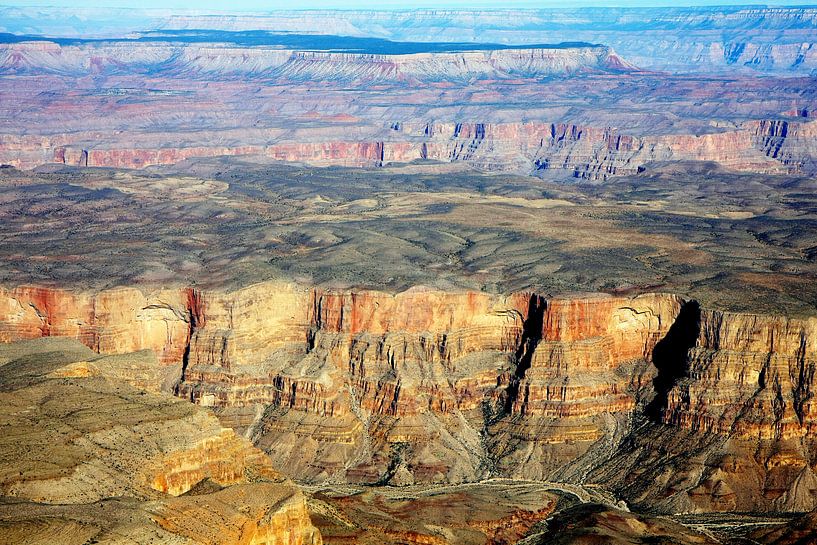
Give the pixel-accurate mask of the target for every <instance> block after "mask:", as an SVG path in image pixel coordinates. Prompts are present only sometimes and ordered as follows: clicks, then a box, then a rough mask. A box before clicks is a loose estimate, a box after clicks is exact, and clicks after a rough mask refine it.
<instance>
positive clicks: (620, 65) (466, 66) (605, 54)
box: [276, 45, 634, 82]
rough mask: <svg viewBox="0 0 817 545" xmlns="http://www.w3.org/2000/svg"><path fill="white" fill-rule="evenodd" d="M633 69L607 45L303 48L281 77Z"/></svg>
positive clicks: (501, 75) (434, 77) (442, 76)
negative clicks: (395, 51) (392, 50)
mask: <svg viewBox="0 0 817 545" xmlns="http://www.w3.org/2000/svg"><path fill="white" fill-rule="evenodd" d="M633 69H634V67H633V66H631V65H630V64H629V63H627V62H626V61H624V60H623V59H621V58H620V57H619V56H618V55H616V54H615V53H613V51H612V50H611V49H610V48H608V47H604V46H594V45H586V46H575V47H556V48H546V47H536V46H532V47H530V48H525V49H520V48H514V49H502V48H501V47H498V48H497V49H489V50H475V51H468V50H465V51H456V52H453V51H452V52H428V53H415V54H406V55H382V54H363V53H333V52H320V51H318V52H314V51H309V52H300V51H298V52H294V53H293V55H292V57H291V58H290V59H289V61H288V62H287V63H285V64H284V65H282V66H281V67H280V69H279V70H278V71H277V73H276V76H278V77H282V78H286V79H288V80H301V79H304V80H340V81H374V82H390V81H461V80H472V79H507V78H536V77H544V76H550V75H554V74H568V73H575V72H583V71H598V70H605V71H607V70H615V71H626V70H633Z"/></svg>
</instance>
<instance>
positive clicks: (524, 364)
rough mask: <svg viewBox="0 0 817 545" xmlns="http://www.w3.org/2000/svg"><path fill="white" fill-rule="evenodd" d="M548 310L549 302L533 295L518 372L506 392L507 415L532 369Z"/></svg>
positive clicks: (521, 346)
mask: <svg viewBox="0 0 817 545" xmlns="http://www.w3.org/2000/svg"><path fill="white" fill-rule="evenodd" d="M546 310H547V301H546V300H545V298H544V297H542V296H540V295H536V294H531V296H530V299H529V300H528V316H527V318H526V319H525V321H524V323H523V324H522V338H521V339H520V341H519V348H517V349H516V358H515V359H516V362H517V364H516V370H515V371H514V374H513V376H512V377H511V380H510V382H509V383H508V389H507V390H506V392H505V407H504V409H505V410H504V413H505V414H508V413H510V412H511V410H512V409H513V404H514V403H515V402H516V400H517V399H518V397H519V385H520V384H521V383H522V379H524V378H525V373H527V371H528V369H530V365H531V360H532V359H533V353H534V352H535V351H536V345H538V344H539V341H540V340H542V326H543V325H544V321H545V311H546Z"/></svg>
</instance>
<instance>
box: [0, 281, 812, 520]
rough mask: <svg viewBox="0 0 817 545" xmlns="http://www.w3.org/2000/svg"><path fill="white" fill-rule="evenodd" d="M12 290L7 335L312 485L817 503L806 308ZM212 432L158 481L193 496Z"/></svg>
mask: <svg viewBox="0 0 817 545" xmlns="http://www.w3.org/2000/svg"><path fill="white" fill-rule="evenodd" d="M4 296H5V298H4V300H3V305H4V309H5V310H4V312H5V314H4V320H3V327H2V331H3V335H4V339H5V340H15V339H21V338H35V337H42V336H57V335H59V336H68V337H73V338H75V339H77V340H79V341H80V342H82V343H84V344H85V345H86V346H88V347H89V348H90V349H92V351H93V352H94V353H99V354H107V355H106V356H105V357H104V359H102V360H100V361H98V362H97V361H95V362H91V363H88V364H87V365H77V366H76V367H75V368H73V370H72V371H71V372H72V373H74V374H75V375H77V376H79V375H89V376H90V375H94V374H95V373H96V372H97V370H98V369H100V368H102V367H103V366H104V368H105V369H106V370H107V372H109V373H112V374H114V375H115V376H116V377H117V379H118V380H120V381H122V382H126V383H129V384H132V385H135V386H138V387H141V388H145V389H149V390H154V391H160V390H164V391H168V392H174V393H175V394H176V395H178V396H179V397H182V398H184V399H187V400H189V401H192V402H194V403H196V404H200V405H204V406H207V407H211V408H213V409H214V410H215V411H216V413H217V414H218V416H219V418H220V419H221V422H222V424H223V425H227V426H229V427H231V428H233V429H235V430H236V432H238V433H239V434H246V436H247V437H250V438H251V439H252V440H253V441H254V443H255V444H256V445H257V446H258V447H260V448H261V449H262V450H264V451H266V452H267V453H269V454H270V456H271V457H272V460H273V462H274V463H275V464H276V466H278V467H279V468H281V469H282V470H284V471H285V472H286V473H287V474H288V475H292V476H295V477H297V478H299V479H302V480H305V481H313V482H320V481H326V480H331V481H340V482H353V483H379V482H388V483H392V484H411V483H437V482H463V481H470V480H475V479H479V478H483V477H487V476H492V475H501V476H509V477H514V478H526V479H531V478H532V479H543V480H544V479H565V480H573V479H580V478H581V479H587V478H590V479H591V480H594V479H598V480H599V481H600V482H602V481H604V482H607V481H608V480H609V481H610V482H612V483H613V486H615V487H616V488H617V489H618V490H619V491H620V492H621V494H622V496H624V497H626V498H628V499H630V500H632V501H634V502H649V501H657V503H656V505H657V506H659V507H660V508H662V509H666V510H693V511H694V510H699V509H700V510H734V509H761V510H774V509H781V510H807V509H811V508H813V507H814V506H815V502H817V500H816V499H815V497H817V496H815V494H814V492H813V490H817V487H815V486H812V484H811V483H813V482H817V478H815V477H814V473H813V469H812V458H813V452H814V446H813V445H812V441H811V439H810V437H811V435H813V429H814V423H813V422H812V416H811V415H812V412H813V411H812V404H813V402H812V396H811V392H812V389H813V381H814V372H813V370H814V366H815V344H814V343H815V340H814V339H815V327H817V326H815V319H814V318H811V319H794V318H791V319H788V318H783V317H775V316H761V315H750V314H739V313H729V312H723V311H717V310H711V309H700V308H699V306H698V305H697V303H695V302H694V301H691V302H690V301H684V300H683V299H681V298H679V297H677V296H674V295H669V294H644V295H638V296H632V297H622V296H610V295H573V296H570V295H567V296H560V297H555V298H546V297H543V296H541V295H538V294H536V293H517V294H511V295H496V294H488V293H481V292H443V291H439V290H434V289H429V288H421V287H418V288H413V289H411V290H408V291H405V292H400V293H396V294H395V293H387V292H380V291H373V290H340V289H326V288H310V287H305V286H301V285H297V284H293V283H282V282H267V283H260V284H254V285H251V286H248V287H246V288H241V289H238V290H235V291H218V290H198V289H178V290H164V291H157V292H148V293H143V292H141V291H139V290H136V289H115V290H110V291H101V292H96V293H90V292H89V293H74V292H69V291H59V290H44V289H39V288H17V289H13V290H7V291H5V292H4ZM134 350H141V352H137V353H136V354H137V355H134V354H133V353H132V351H134ZM224 433H226V432H224ZM230 433H232V432H230ZM219 437H221V439H218V440H215V439H213V440H211V441H210V442H206V443H205V444H203V445H202V446H200V447H196V448H194V449H192V450H191V451H190V452H184V453H178V454H175V455H174V456H171V457H169V458H168V459H167V460H165V461H164V462H162V464H164V465H162V467H163V468H164V469H162V470H161V471H159V470H157V471H158V472H157V474H156V475H158V476H156V477H155V478H151V479H149V480H150V482H152V483H153V486H154V487H155V488H156V489H158V490H164V491H168V492H171V491H172V492H179V491H184V489H185V487H189V486H192V485H193V484H195V482H197V481H199V480H201V478H202V474H201V472H200V471H199V470H188V469H181V468H186V467H187V466H188V465H189V464H188V462H187V460H189V459H194V458H197V457H198V458H207V457H208V456H210V455H211V454H212V453H217V452H220V453H232V454H229V456H227V455H226V454H222V455H220V456H222V458H223V457H224V456H227V457H230V458H236V459H238V460H240V459H241V457H240V456H238V455H236V454H234V453H233V450H232V449H233V448H234V447H233V446H231V445H232V444H233V443H232V442H231V441H233V439H230V437H228V436H222V435H219ZM213 441H215V442H213ZM208 453H211V454H208ZM666 456H672V459H671V461H669V462H668V461H667V459H666ZM222 458H216V459H215V460H213V461H212V462H207V464H205V465H206V466H207V467H209V468H210V471H211V472H213V473H214V474H215V475H221V477H219V478H221V479H224V480H228V481H229V479H231V478H233V477H234V475H233V474H232V473H231V472H232V471H234V470H235V467H234V466H229V467H225V466H224V465H223V463H222V462H220V461H219V460H221V459H222ZM175 466H178V467H179V468H180V469H178V470H176V469H174V467H175ZM623 468H626V469H623ZM238 471H241V470H240V469H239V470H238ZM588 472H589V475H590V477H587V475H588ZM231 475H232V477H231ZM656 498H660V500H657V499H656Z"/></svg>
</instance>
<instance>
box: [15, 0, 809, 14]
mask: <svg viewBox="0 0 817 545" xmlns="http://www.w3.org/2000/svg"><path fill="white" fill-rule="evenodd" d="M741 6H767V7H788V6H796V7H805V6H808V7H813V6H817V4H815V2H814V1H812V0H806V1H798V0H794V1H791V2H781V3H769V2H746V1H728V0H726V1H725V0H716V1H709V0H691V1H690V0H687V1H685V2H683V3H681V4H679V3H678V2H673V1H672V0H643V1H641V0H630V1H621V0H574V1H572V2H569V3H568V2H548V1H545V2H541V1H532V0H530V1H529V0H520V1H512V2H500V1H497V0H482V1H481V0H468V1H466V0H445V1H435V0H414V1H412V2H403V1H399V0H382V1H380V2H370V1H362V0H347V1H338V0H323V1H322V0H309V1H303V2H299V3H298V4H297V6H293V5H292V3H291V2H285V1H273V2H265V1H261V0H237V1H234V2H232V3H231V4H230V6H229V7H226V6H225V5H224V3H223V2H220V1H218V0H202V1H199V2H195V3H192V2H189V1H179V0H176V1H172V0H171V1H162V0H144V1H143V2H140V3H139V5H134V2H132V0H121V1H118V0H108V1H105V2H97V1H93V0H75V1H69V0H64V1H51V2H43V1H41V0H32V1H27V0H22V1H18V2H11V3H10V2H0V7H3V8H15V7H20V8H72V9H76V8H83V9H88V8H90V9H108V8H116V9H135V10H145V9H150V10H154V9H155V10H184V11H198V12H201V11H210V12H236V11H243V12H257V13H264V12H271V11H298V10H311V9H331V10H372V11H380V10H389V11H405V10H412V9H458V10H468V9H570V8H577V7H578V8H593V7H599V8H611V7H614V8H648V7H676V8H684V7H732V8H734V7H741Z"/></svg>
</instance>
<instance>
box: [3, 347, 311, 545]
mask: <svg viewBox="0 0 817 545" xmlns="http://www.w3.org/2000/svg"><path fill="white" fill-rule="evenodd" d="M110 363H111V357H110V356H100V355H99V354H96V353H94V352H93V351H91V350H89V349H88V348H87V347H85V346H83V345H82V344H80V343H78V342H76V341H73V340H70V339H66V338H43V339H37V340H32V341H26V342H21V343H16V344H10V345H4V346H0V378H1V379H2V384H3V387H2V391H0V398H2V403H3V406H4V407H6V410H4V411H3V414H2V415H0V428H2V429H3V439H2V440H1V441H0V451H1V452H2V457H0V458H1V459H2V460H3V462H2V469H1V470H0V490H1V491H2V495H3V496H6V497H7V498H9V499H11V498H13V499H14V502H17V503H16V504H14V505H11V506H9V505H5V506H4V508H3V509H0V525H2V527H3V534H4V537H8V536H17V537H18V539H20V540H31V539H40V540H42V542H47V541H48V539H49V536H52V538H54V539H56V537H55V536H59V542H60V543H69V544H73V543H86V542H87V541H88V540H89V539H92V538H93V539H96V540H98V541H99V542H105V540H106V539H114V538H115V537H116V536H121V535H127V536H128V537H129V539H130V540H131V542H132V543H140V544H141V543H145V544H146V543H150V542H153V541H154V540H155V539H160V540H162V541H164V542H174V543H186V544H199V543H201V544H204V543H220V544H225V545H227V544H232V543H258V544H260V543H282V544H283V543H287V544H296V545H319V544H320V542H321V540H320V534H318V533H317V531H316V530H315V528H314V527H313V526H312V524H311V522H310V519H309V516H308V512H307V509H306V501H305V499H304V496H303V495H302V494H301V492H300V491H299V490H298V489H297V488H295V487H294V486H293V485H292V484H291V483H289V482H287V481H286V480H285V479H284V477H283V476H282V475H281V474H280V473H278V472H277V471H276V470H274V469H273V467H272V464H271V462H270V460H269V458H268V457H267V456H266V455H265V454H264V453H263V452H261V451H260V450H258V449H257V448H255V447H253V446H252V445H251V444H250V443H249V441H247V440H246V439H244V438H241V437H239V436H237V435H236V433H235V432H234V431H233V430H232V429H229V428H224V427H222V425H221V424H220V423H219V421H218V419H217V418H216V417H215V416H213V415H212V414H211V413H208V412H207V411H205V410H203V409H201V408H200V407H197V406H195V405H192V404H190V403H186V402H184V401H182V400H179V399H177V398H174V397H172V396H170V395H168V394H166V393H150V392H145V391H144V390H139V389H136V388H133V387H131V386H129V385H128V384H126V383H125V381H122V380H120V376H119V371H120V370H121V368H120V367H118V366H117V365H115V364H114V365H109V364H110ZM111 498H116V499H111ZM7 503H8V502H7ZM20 542H23V541H20ZM25 542H30V541H25Z"/></svg>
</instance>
